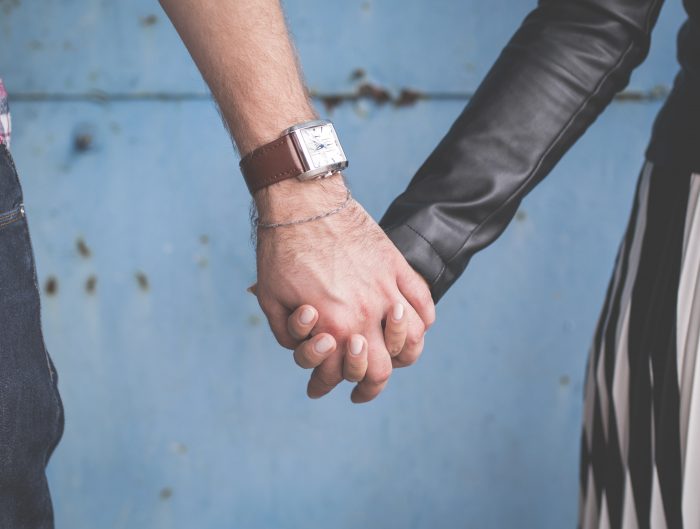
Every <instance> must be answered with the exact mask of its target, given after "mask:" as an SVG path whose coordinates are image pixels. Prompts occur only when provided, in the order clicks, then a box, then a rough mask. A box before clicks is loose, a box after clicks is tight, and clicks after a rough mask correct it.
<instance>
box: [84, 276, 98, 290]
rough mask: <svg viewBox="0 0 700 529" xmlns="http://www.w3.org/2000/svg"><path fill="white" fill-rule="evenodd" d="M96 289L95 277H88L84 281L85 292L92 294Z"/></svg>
mask: <svg viewBox="0 0 700 529" xmlns="http://www.w3.org/2000/svg"><path fill="white" fill-rule="evenodd" d="M96 287H97V277H96V276H94V275H91V276H89V277H88V278H87V279H86V280H85V292H87V293H88V294H94V293H95V288H96Z"/></svg>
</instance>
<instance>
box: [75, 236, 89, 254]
mask: <svg viewBox="0 0 700 529" xmlns="http://www.w3.org/2000/svg"><path fill="white" fill-rule="evenodd" d="M75 247H76V248H77V249H78V253H79V254H80V255H81V257H85V259H87V258H88V257H90V256H91V255H92V252H91V251H90V247H89V246H88V245H87V244H86V243H85V241H84V240H83V238H82V237H79V238H78V240H76V241H75Z"/></svg>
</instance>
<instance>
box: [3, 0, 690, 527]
mask: <svg viewBox="0 0 700 529" xmlns="http://www.w3.org/2000/svg"><path fill="white" fill-rule="evenodd" d="M532 4H534V0H449V1H448V0H432V1H431V0H415V1H406V0H383V1H382V0H344V1H343V2H326V3H321V2H317V1H312V0H290V1H288V2H287V10H288V13H289V19H290V24H291V27H292V30H293V32H294V34H295V36H296V38H297V42H298V47H299V51H300V55H301V59H302V62H303V64H304V66H305V69H306V74H307V79H308V83H309V85H310V87H311V88H312V89H313V90H314V91H315V92H316V93H317V94H319V98H318V99H317V102H318V106H319V109H320V110H322V111H324V110H323V109H324V103H325V104H326V105H327V106H328V107H329V108H330V109H332V118H333V119H334V120H335V122H336V123H337V127H338V129H339V132H340V134H341V137H342V139H343V140H344V143H345V146H346V151H347V152H348V154H349V157H350V158H351V167H350V170H349V171H348V173H347V174H348V177H349V179H350V181H351V183H352V185H353V188H354V191H355V194H356V196H357V198H358V199H359V200H360V201H361V202H362V203H364V204H365V206H366V207H367V208H368V210H369V211H370V212H371V213H372V214H373V215H375V216H376V217H378V216H380V215H381V213H382V212H383V209H384V208H385V207H386V205H387V204H388V202H389V201H390V199H391V198H392V197H393V196H395V195H396V194H397V193H398V192H399V191H400V190H401V189H402V188H403V187H404V186H405V184H406V182H407V181H408V179H409V178H410V176H411V175H412V174H413V172H414V171H415V170H416V169H417V167H418V165H419V164H420V163H421V162H422V160H423V159H424V158H425V157H426V156H427V154H428V153H429V152H430V150H431V148H432V147H433V146H434V145H435V144H436V143H437V141H438V140H439V138H440V137H441V135H442V134H443V133H444V132H445V131H446V129H447V127H448V126H449V125H450V123H451V121H452V120H453V119H454V118H455V116H456V115H457V114H458V113H459V111H460V110H461V108H462V107H463V105H464V104H465V102H466V101H467V99H468V97H469V94H470V93H473V91H474V89H475V88H476V86H477V84H478V82H479V80H480V79H481V78H482V77H483V75H484V74H485V72H486V71H487V69H488V67H489V65H490V64H491V62H492V61H493V60H494V59H495V57H496V56H497V54H498V52H499V50H500V47H501V46H502V45H503V44H504V43H505V41H506V40H507V38H508V37H509V36H510V34H511V32H512V31H513V30H514V29H515V28H516V27H517V25H518V23H519V21H520V20H521V19H522V18H523V16H524V15H525V14H526V12H527V11H528V9H529V8H530V7H531V5H532ZM677 4H680V2H672V3H670V4H669V5H668V6H667V7H666V10H665V12H664V14H663V16H662V19H661V21H660V23H659V27H658V30H657V31H656V34H655V40H654V44H653V50H652V53H651V56H650V58H649V60H648V61H647V63H646V64H645V66H644V67H643V68H641V69H640V70H639V71H638V72H637V74H636V75H635V77H634V79H633V81H632V83H631V85H630V87H629V92H628V94H629V97H627V98H626V99H624V100H618V101H617V102H615V103H614V104H613V105H612V107H611V108H610V109H609V111H608V112H607V113H606V114H605V115H604V117H603V118H601V119H600V120H599V122H598V123H596V124H595V126H594V127H593V128H592V129H591V130H590V132H589V133H588V134H587V135H586V136H585V137H584V138H583V140H582V141H581V142H580V143H579V145H577V146H576V147H575V148H574V149H573V150H572V151H571V153H570V154H569V155H567V156H566V158H565V159H564V161H563V162H562V163H561V164H560V166H559V167H558V168H557V169H556V171H555V172H554V173H553V174H552V175H551V176H550V177H549V179H548V180H547V181H546V182H545V183H544V184H543V185H541V186H540V188H538V189H537V190H536V191H535V192H534V193H533V195H532V196H531V197H529V198H528V199H527V200H526V201H525V203H524V204H523V207H522V210H521V211H520V212H519V213H518V215H517V219H516V220H515V221H514V223H513V225H512V226H511V227H510V229H509V230H508V231H507V232H506V234H505V235H504V236H503V237H502V239H501V240H500V241H499V242H498V243H496V244H495V245H494V246H493V247H491V248H489V249H488V250H486V251H484V252H483V254H482V255H480V256H479V257H477V258H476V259H475V260H474V261H473V263H472V264H471V266H470V268H469V269H468V271H467V273H466V274H465V276H464V278H463V279H462V280H461V282H459V283H458V285H457V286H456V287H455V288H454V289H453V290H452V291H451V292H450V293H449V294H448V295H447V297H446V298H445V299H444V301H443V302H442V303H441V304H440V306H439V307H438V323H437V324H436V325H435V327H434V329H433V330H432V331H431V332H430V336H429V339H428V342H427V346H426V350H425V354H424V357H423V359H422V360H421V362H420V363H419V364H418V365H417V366H415V367H413V368H411V369H407V370H402V371H401V372H398V373H396V374H395V376H394V378H393V379H392V382H391V384H390V386H389V389H388V390H387V391H386V392H385V394H383V395H382V396H381V398H379V399H378V400H377V401H376V402H375V403H373V404H371V405H368V406H361V407H357V406H353V405H351V404H350V402H349V400H348V394H349V387H348V386H344V387H341V388H340V389H339V390H337V391H336V392H334V393H333V394H332V396H330V397H328V398H325V399H323V400H321V401H318V402H312V401H309V400H307V399H306V398H305V396H304V388H305V382H306V376H307V373H304V372H302V371H300V370H299V369H298V368H297V367H296V366H294V364H293V362H292V360H291V358H290V355H289V354H288V353H287V352H285V351H283V350H281V349H280V348H279V347H278V346H277V345H276V344H275V342H274V340H273V338H272V336H271V334H270V333H269V332H268V330H267V328H266V324H265V322H264V317H263V315H262V314H261V312H260V310H259V309H258V308H257V304H256V302H255V300H254V299H253V297H252V296H250V295H249V294H246V293H245V287H247V286H248V285H249V284H250V283H251V282H252V281H253V280H254V260H253V252H252V248H251V244H250V242H249V227H248V204H249V200H248V196H247V193H246V191H245V187H244V185H243V183H242V180H241V178H240V174H239V173H238V169H237V159H236V156H235V154H234V152H233V150H232V148H231V146H230V143H229V141H228V139H227V137H226V135H225V133H224V131H223V128H222V126H221V124H220V122H219V119H218V116H217V113H216V111H215V109H214V107H213V105H212V103H211V102H210V100H209V98H208V96H207V92H206V90H205V87H204V86H203V83H202V81H201V80H200V78H199V74H198V73H197V71H196V69H195V67H194V66H193V64H192V63H191V61H190V59H189V57H188V56H187V54H186V52H185V50H184V48H183V46H182V45H181V44H180V43H179V41H178V39H177V36H176V34H175V32H174V31H173V29H172V28H171V26H170V24H169V22H168V21H167V19H166V18H165V17H164V15H163V14H162V13H161V11H160V8H159V6H158V4H157V3H156V2H153V1H144V0H119V1H112V0H42V1H39V0H0V15H1V17H2V18H1V21H0V74H1V75H2V76H3V77H4V78H5V80H6V84H7V87H8V89H9V90H10V93H11V97H12V99H11V105H12V110H13V115H14V125H15V129H14V130H15V136H14V144H13V151H14V154H15V157H16V161H17V165H18V167H19V170H20V173H21V175H22V176H23V181H24V188H25V194H26V203H27V213H28V216H29V222H30V226H31V228H32V233H33V239H34V245H35V249H36V255H37V261H38V268H39V275H40V281H41V285H42V289H43V299H44V301H43V311H44V327H45V333H46V340H47V343H48V346H49V349H50V350H51V352H52V354H53V356H54V358H55V361H56V364H57V366H58V369H59V371H60V375H61V387H62V392H63V397H64V400H65V405H66V410H67V411H66V414H67V428H66V433H65V437H64V439H63V442H62V444H61V445H60V447H59V449H58V451H57V452H56V454H55V456H54V459H53V461H52V463H51V466H50V478H51V484H52V487H53V494H54V500H55V505H56V515H57V522H58V527H59V528H71V529H93V528H100V529H116V528H129V529H132V528H149V529H157V528H168V529H190V528H193V527H196V528H202V529H214V528H241V529H255V528H261V529H262V528H285V529H286V528H290V529H292V528H299V529H315V528H319V529H328V528H334V529H343V528H356V527H376V528H399V527H400V528H403V529H408V528H425V529H429V528H438V527H439V528H443V529H450V528H464V527H474V528H479V529H500V528H504V527H522V528H552V529H560V528H565V527H574V519H575V512H576V504H577V499H578V491H577V474H576V472H577V454H578V442H579V430H578V428H579V423H580V411H581V393H582V389H581V385H582V374H583V366H584V363H585V359H586V353H587V348H588V343H589V339H590V337H591V334H592V331H593V326H594V323H595V319H596V317H597V312H598V307H599V303H600V302H601V300H602V297H603V293H604V289H605V287H606V282H607V277H608V273H609V271H610V269H611V266H612V261H613V256H614V252H615V250H616V245H617V241H618V238H619V237H620V235H621V233H622V230H623V227H624V223H625V221H626V217H627V212H628V208H629V205H630V203H631V198H632V195H631V193H632V189H633V186H634V182H635V179H636V174H637V171H638V169H639V167H640V166H641V163H642V153H643V149H644V147H645V143H646V139H647V135H648V133H649V130H650V125H651V122H652V119H653V116H654V113H655V112H656V110H657V109H658V107H659V105H660V104H661V102H662V100H663V95H664V91H665V89H667V88H668V86H669V85H670V82H671V80H672V76H673V73H674V71H675V55H674V43H675V31H676V29H677V27H678V25H679V24H680V21H681V19H682V13H681V9H680V6H679V5H677ZM363 84H364V85H365V86H364V88H361V85H363ZM402 90H404V95H403V96H401V93H402ZM414 91H417V92H420V94H423V96H424V97H421V98H419V99H418V100H417V101H415V99H416V98H415V94H414V93H413V92H414ZM352 94H360V95H363V96H372V97H362V98H359V99H356V98H353V97H350V99H356V100H354V101H343V99H344V96H348V95H350V96H352ZM387 98H389V99H390V101H387V102H385V103H384V104H380V103H382V101H383V100H384V99H387ZM397 101H399V102H400V103H401V104H397Z"/></svg>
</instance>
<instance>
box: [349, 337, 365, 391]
mask: <svg viewBox="0 0 700 529" xmlns="http://www.w3.org/2000/svg"><path fill="white" fill-rule="evenodd" d="M366 372H367V340H365V338H364V336H362V335H360V334H353V335H352V336H351V337H350V339H349V340H348V346H347V351H346V353H345V357H344V361H343V378H345V380H349V381H350V382H359V381H360V380H362V379H363V378H365V373H366Z"/></svg>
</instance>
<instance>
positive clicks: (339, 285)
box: [255, 175, 435, 402]
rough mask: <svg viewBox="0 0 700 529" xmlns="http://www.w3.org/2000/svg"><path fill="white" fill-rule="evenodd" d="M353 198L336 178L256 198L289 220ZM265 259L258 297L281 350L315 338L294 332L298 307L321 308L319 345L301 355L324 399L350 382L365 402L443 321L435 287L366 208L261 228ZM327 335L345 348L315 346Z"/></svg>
mask: <svg viewBox="0 0 700 529" xmlns="http://www.w3.org/2000/svg"><path fill="white" fill-rule="evenodd" d="M283 184H284V185H283ZM298 186H304V187H298ZM310 186H316V187H310ZM345 196H346V190H345V186H344V184H343V182H342V178H341V177H340V175H337V176H336V177H333V178H332V179H329V180H328V181H315V182H310V183H302V182H297V181H289V182H280V183H279V184H275V185H274V186H270V187H269V188H267V189H264V190H262V191H261V192H260V193H258V194H256V197H255V198H256V203H257V206H258V212H259V215H260V218H261V219H262V220H264V221H265V222H284V221H288V220H293V219H294V218H303V217H307V216H313V215H314V214H318V213H321V212H323V211H326V210H329V209H332V207H333V206H337V204H338V203H341V202H342V201H343V200H344V197H345ZM290 204H294V205H295V206H294V207H293V208H292V207H290ZM257 258H258V283H257V286H256V295H257V297H258V301H259V303H260V306H261V307H262V309H263V311H264V312H265V315H266V316H267V318H268V321H269V322H270V327H271V328H272V331H273V333H274V334H275V337H276V338H277V340H278V341H279V343H280V344H281V345H282V346H283V347H287V348H289V349H295V348H297V346H299V343H300V341H301V339H303V338H305V337H306V336H307V335H308V334H309V333H306V334H299V333H303V332H304V331H303V329H302V330H301V331H299V332H294V328H293V327H292V326H291V325H290V326H288V318H289V316H290V314H291V313H292V311H293V310H294V309H296V308H297V307H300V306H301V305H304V304H308V305H311V306H312V307H313V308H314V309H315V311H317V312H316V315H315V316H314V318H317V321H315V322H314V324H313V325H312V326H311V327H308V328H309V330H310V329H313V334H314V335H316V336H315V337H314V340H312V341H310V342H305V343H304V344H302V346H301V348H302V350H299V349H297V352H296V353H295V359H296V360H297V362H299V363H300V365H302V367H313V368H314V371H313V373H312V375H311V379H310V380H309V386H308V394H309V396H310V397H312V398H318V397H321V396H323V395H325V394H326V393H328V392H329V391H331V390H332V389H333V388H334V387H335V386H336V385H337V384H339V383H340V382H341V381H342V380H343V378H347V379H349V380H353V381H358V382H359V383H358V385H357V387H356V388H355V389H354V391H353V393H352V400H353V401H354V402H367V401H369V400H372V399H373V398H374V397H376V396H377V395H378V394H379V393H380V392H381V391H382V389H383V388H384V386H385V385H386V383H387V381H388V379H389V376H390V375H391V371H392V364H393V365H394V366H403V365H410V364H412V363H413V362H415V360H416V359H417V358H418V356H419V355H420V353H421V351H422V349H423V335H424V333H425V330H426V329H427V328H428V327H429V326H430V325H431V324H432V323H433V321H434V318H435V307H434V305H433V302H432V298H431V296H430V291H429V290H428V287H427V285H426V284H425V281H424V280H423V279H422V278H421V277H420V276H419V275H418V274H417V273H416V272H415V271H414V270H413V269H412V268H411V267H410V265H409V264H408V263H407V262H406V260H405V259H404V258H403V256H402V255H401V254H400V252H399V251H398V250H397V249H396V247H395V246H394V245H393V243H392V242H391V241H390V240H389V239H388V238H387V237H386V235H385V234H384V232H383V231H382V230H381V228H380V227H379V226H378V225H377V224H376V222H374V220H373V219H372V218H371V217H370V216H369V215H368V214H367V212H365V210H364V209H363V208H362V207H361V206H360V205H359V204H358V203H356V202H354V201H353V202H352V203H351V204H350V205H349V206H348V207H347V208H345V209H343V210H342V211H340V212H339V213H337V214H335V215H331V216H329V217H325V218H322V219H318V220H315V221H312V222H307V223H303V224H297V225H293V226H283V227H280V228H275V229H259V230H258V248H257ZM399 305H400V306H401V308H397V306H399ZM301 314H303V312H302V313H301ZM318 315H320V317H319V316H318ZM394 316H400V317H398V318H394ZM382 322H387V324H386V325H385V327H386V329H383V326H382ZM309 324H310V323H309ZM309 324H307V326H308V325H309ZM321 333H322V334H324V335H328V336H330V337H331V338H334V340H337V346H336V343H333V347H332V348H329V349H328V350H327V351H326V352H325V353H324V352H320V351H318V350H317V349H315V348H314V347H313V345H318V344H321V345H328V342H326V341H324V338H325V337H326V336H324V337H322V338H317V336H318V335H319V334H321ZM404 335H405V337H404ZM388 347H389V348H390V349H391V351H392V353H393V355H392V354H390V352H389V350H388ZM331 349H332V350H331ZM356 351H357V353H358V354H353V353H354V352H356ZM364 355H366V358H367V366H366V369H365V372H364V376H361V375H363V372H362V371H363V367H362V366H363V365H364V360H363V358H364ZM392 356H393V358H392ZM344 375H345V377H344Z"/></svg>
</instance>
